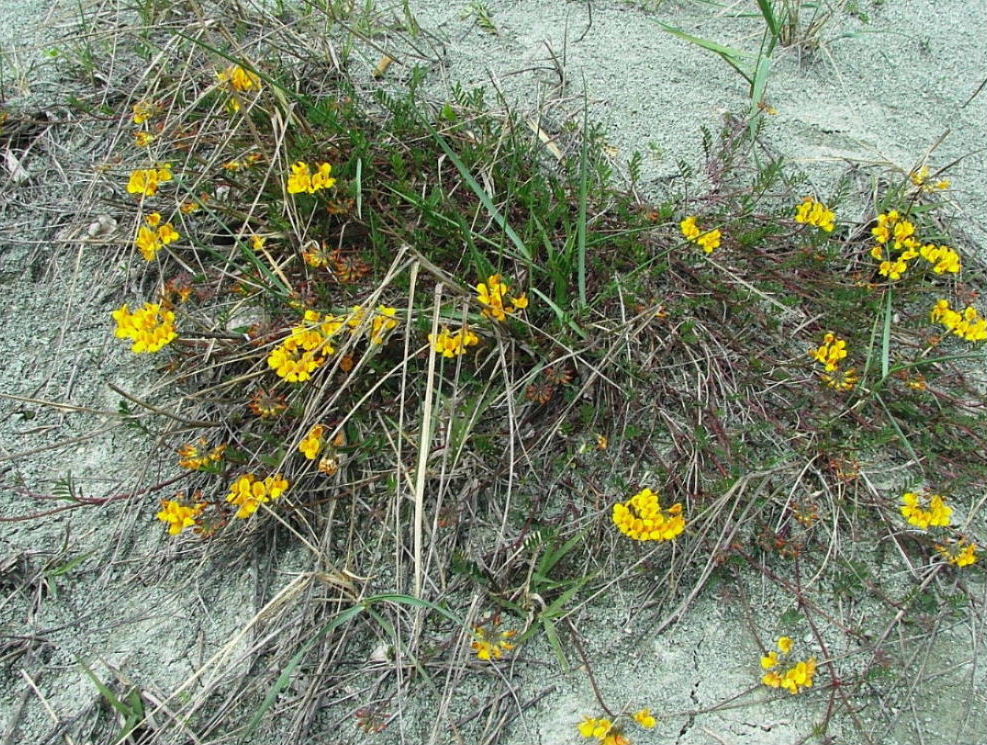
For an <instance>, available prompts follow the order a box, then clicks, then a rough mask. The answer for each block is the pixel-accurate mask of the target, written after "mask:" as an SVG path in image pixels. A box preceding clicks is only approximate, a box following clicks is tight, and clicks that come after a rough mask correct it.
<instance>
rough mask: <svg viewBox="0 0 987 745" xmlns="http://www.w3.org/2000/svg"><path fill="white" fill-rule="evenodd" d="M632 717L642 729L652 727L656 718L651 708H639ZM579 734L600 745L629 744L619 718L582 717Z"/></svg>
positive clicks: (656, 722)
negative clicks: (614, 719) (613, 719)
mask: <svg viewBox="0 0 987 745" xmlns="http://www.w3.org/2000/svg"><path fill="white" fill-rule="evenodd" d="M632 719H633V721H634V722H636V723H637V724H638V725H639V726H641V727H643V728H644V729H654V727H655V726H657V724H658V720H657V719H656V718H655V717H654V715H653V714H652V713H651V709H640V710H638V711H636V712H634V714H633V715H632ZM579 734H581V735H582V736H583V737H586V738H591V739H595V740H597V741H599V742H600V744H601V745H631V741H630V738H628V737H627V736H626V735H625V734H624V733H623V726H622V725H621V724H620V720H619V719H618V720H617V722H613V721H612V720H610V719H597V718H595V717H584V718H583V721H582V722H580V723H579Z"/></svg>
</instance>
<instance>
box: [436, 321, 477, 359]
mask: <svg viewBox="0 0 987 745" xmlns="http://www.w3.org/2000/svg"><path fill="white" fill-rule="evenodd" d="M428 341H429V343H430V344H431V345H432V349H434V350H435V351H436V352H437V353H438V354H441V355H442V356H443V357H458V356H460V355H463V354H466V350H467V349H468V348H469V347H473V346H476V345H477V344H479V343H480V337H479V336H477V335H476V334H474V333H473V332H472V331H470V328H469V326H463V327H462V328H461V329H459V331H457V332H455V333H449V329H447V328H443V329H442V331H440V332H439V334H438V335H436V334H429V335H428Z"/></svg>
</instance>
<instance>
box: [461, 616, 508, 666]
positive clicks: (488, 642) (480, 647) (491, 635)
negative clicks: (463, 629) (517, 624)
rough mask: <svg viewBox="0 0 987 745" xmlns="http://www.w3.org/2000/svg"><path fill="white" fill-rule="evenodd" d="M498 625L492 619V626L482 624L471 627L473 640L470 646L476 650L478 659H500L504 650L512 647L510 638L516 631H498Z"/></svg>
mask: <svg viewBox="0 0 987 745" xmlns="http://www.w3.org/2000/svg"><path fill="white" fill-rule="evenodd" d="M498 625H499V622H498V621H497V620H494V621H493V623H492V628H489V629H488V628H487V627H486V626H482V625H481V626H474V627H473V642H472V644H470V646H471V647H472V648H473V651H474V652H476V656H477V658H478V659H481V660H500V659H503V657H504V653H505V652H510V651H511V650H512V649H514V647H515V645H514V644H512V643H511V642H510V640H511V639H513V638H514V637H515V636H517V631H513V630H505V631H499V630H498V629H497V626H498Z"/></svg>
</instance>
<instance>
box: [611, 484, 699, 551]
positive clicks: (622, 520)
mask: <svg viewBox="0 0 987 745" xmlns="http://www.w3.org/2000/svg"><path fill="white" fill-rule="evenodd" d="M613 522H614V525H616V526H617V527H618V528H619V529H620V532H621V533H623V534H624V535H626V536H629V537H631V538H633V539H634V540H636V541H670V540H672V539H673V538H676V537H677V536H679V535H680V534H681V533H682V531H684V530H685V517H683V515H682V504H681V502H679V503H676V504H674V505H672V506H671V507H669V508H668V509H662V507H661V502H660V501H659V497H658V495H657V494H655V493H654V492H653V491H651V489H644V490H643V491H640V492H638V493H637V494H635V495H634V496H633V497H631V498H630V499H629V500H627V501H626V502H617V503H616V504H615V505H614V506H613Z"/></svg>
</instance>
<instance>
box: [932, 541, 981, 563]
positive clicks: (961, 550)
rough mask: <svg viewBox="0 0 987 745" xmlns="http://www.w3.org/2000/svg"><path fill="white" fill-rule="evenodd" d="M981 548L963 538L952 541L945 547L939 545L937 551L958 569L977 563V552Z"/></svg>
mask: <svg viewBox="0 0 987 745" xmlns="http://www.w3.org/2000/svg"><path fill="white" fill-rule="evenodd" d="M979 550H980V547H979V546H978V545H977V544H976V543H974V542H973V541H969V540H967V539H965V538H961V539H960V540H958V541H955V540H954V541H950V542H949V543H948V544H946V545H945V546H943V545H937V546H936V551H938V552H939V554H940V555H941V556H942V557H943V558H944V559H945V560H946V561H948V562H949V563H950V564H952V565H953V566H956V567H966V566H970V565H971V564H976V563H977V551H979Z"/></svg>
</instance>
